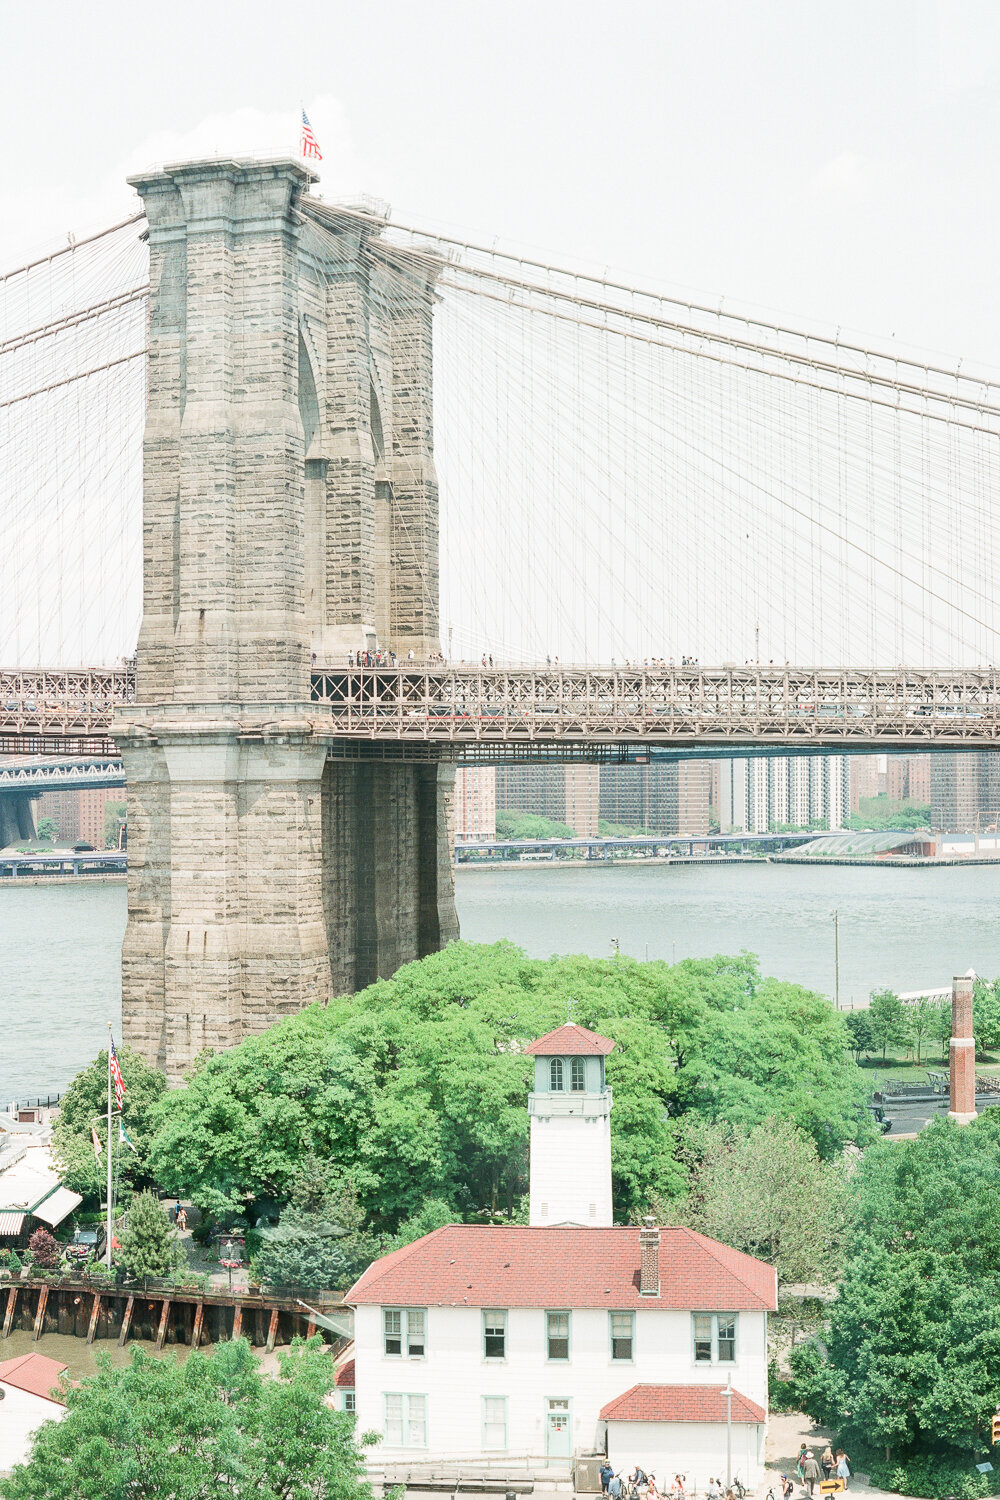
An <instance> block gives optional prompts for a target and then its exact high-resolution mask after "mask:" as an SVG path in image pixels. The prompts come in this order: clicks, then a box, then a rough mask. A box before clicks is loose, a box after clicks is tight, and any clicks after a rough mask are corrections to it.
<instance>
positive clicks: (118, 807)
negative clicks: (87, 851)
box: [104, 802, 127, 849]
mask: <svg viewBox="0 0 1000 1500" xmlns="http://www.w3.org/2000/svg"><path fill="white" fill-rule="evenodd" d="M126 812H127V806H126V804H125V803H124V802H105V804H104V847H105V849H117V848H118V831H119V829H120V828H121V826H122V824H123V823H124V821H125V816H126Z"/></svg>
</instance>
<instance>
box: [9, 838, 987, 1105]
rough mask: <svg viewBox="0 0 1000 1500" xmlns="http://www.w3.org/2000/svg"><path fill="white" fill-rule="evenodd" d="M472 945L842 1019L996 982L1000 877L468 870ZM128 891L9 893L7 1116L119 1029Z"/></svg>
mask: <svg viewBox="0 0 1000 1500" xmlns="http://www.w3.org/2000/svg"><path fill="white" fill-rule="evenodd" d="M456 880H457V892H458V909H459V916H460V918H461V922H462V934H463V936H464V937H466V938H469V939H471V940H472V941H476V942H493V941H494V940H496V939H497V938H501V937H506V938H510V939H511V941H513V942H515V943H517V944H519V945H520V946H521V947H522V948H524V949H525V950H526V951H527V952H528V953H529V954H531V955H532V956H535V957H544V956H547V955H548V954H550V953H589V954H591V955H593V956H595V957H608V956H609V955H610V954H611V953H613V951H614V947H613V944H614V942H615V941H617V942H618V943H619V944H620V947H621V951H622V952H623V953H628V954H632V955H633V956H634V957H636V958H644V957H647V956H648V957H649V958H664V959H667V960H668V961H669V960H673V959H681V958H685V957H689V956H702V955H706V954H712V953H738V952H739V951H740V950H741V949H748V950H749V951H750V952H752V953H756V954H757V955H758V957H759V958H760V962H761V967H762V969H763V971H764V972H765V973H766V974H774V975H776V976H777V977H778V978H780V979H790V980H794V981H796V982H797V983H799V984H804V985H807V986H809V987H810V988H813V989H817V990H820V991H822V992H823V993H824V994H827V995H831V996H832V994H833V984H834V964H833V914H834V911H835V910H839V912H840V995H841V1003H842V1004H843V1005H845V1006H846V1005H850V1004H851V1002H852V1001H858V1000H861V999H863V998H864V997H865V996H867V994H868V992H869V990H871V989H873V988H875V987H878V986H882V985H889V986H891V987H892V988H894V989H899V990H904V991H905V990H917V989H925V988H934V987H938V986H942V985H946V984H948V983H949V982H950V980H951V976H952V975H953V974H961V973H964V972H965V970H966V969H968V968H969V967H970V966H971V967H973V968H974V969H976V970H977V972H979V973H980V974H985V975H988V976H990V977H992V976H993V975H996V974H1000V865H998V867H997V868H992V867H990V866H983V865H974V866H970V867H969V868H967V869H961V868H955V867H953V866H952V867H946V868H943V869H928V868H926V867H922V868H917V869H911V870H887V869H859V868H858V867H857V866H853V867H851V866H834V867H832V868H826V869H805V868H803V867H801V866H792V865H767V864H756V863H755V864H746V865H716V866H705V865H646V864H642V865H640V864H628V865H621V864H619V865H609V866H607V867H605V868H600V867H595V866H593V865H591V866H589V867H587V868H581V867H579V866H553V865H541V864H540V865H529V866H522V867H515V868H511V867H507V868H506V869H496V868H493V869H490V868H479V869H460V870H459V871H458V872H457V876H456ZM124 925H125V889H124V887H123V886H122V885H85V884H76V885H35V886H18V887H15V886H11V885H9V884H7V883H6V882H5V883H4V884H3V886H2V887H0V1108H2V1107H3V1106H4V1105H6V1103H7V1101H8V1100H9V1099H11V1098H15V1097H17V1096H18V1095H20V1096H21V1097H22V1098H24V1097H26V1096H29V1095H30V1096H33V1095H35V1094H38V1093H41V1094H45V1093H49V1092H54V1091H56V1090H59V1089H61V1088H63V1087H65V1085H66V1084H67V1083H68V1081H69V1080H70V1079H71V1078H72V1076H73V1074H74V1073H75V1072H76V1071H77V1070H78V1069H79V1068H80V1067H82V1066H83V1065H84V1064H85V1063H86V1062H88V1061H89V1060H90V1059H91V1058H92V1057H93V1056H94V1055H95V1053H96V1052H97V1051H98V1050H99V1049H100V1047H101V1046H102V1045H103V1042H104V1038H105V1036H106V1035H107V1031H106V1027H107V1023H108V1021H109V1020H110V1021H113V1022H114V1025H115V1029H116V1032H117V1031H118V1029H119V1021H120V1017H121V990H120V979H119V967H118V965H119V949H120V946H121V938H122V931H123V929H124Z"/></svg>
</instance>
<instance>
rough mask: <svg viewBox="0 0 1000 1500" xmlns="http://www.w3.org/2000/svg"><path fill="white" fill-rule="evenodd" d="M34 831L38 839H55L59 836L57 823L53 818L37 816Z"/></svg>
mask: <svg viewBox="0 0 1000 1500" xmlns="http://www.w3.org/2000/svg"><path fill="white" fill-rule="evenodd" d="M35 832H36V833H37V835H38V837H39V838H40V839H57V838H58V837H59V824H58V823H57V822H56V820H55V818H39V820H38V826H37V828H36V829H35Z"/></svg>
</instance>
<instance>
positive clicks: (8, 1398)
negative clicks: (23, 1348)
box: [0, 1354, 67, 1474]
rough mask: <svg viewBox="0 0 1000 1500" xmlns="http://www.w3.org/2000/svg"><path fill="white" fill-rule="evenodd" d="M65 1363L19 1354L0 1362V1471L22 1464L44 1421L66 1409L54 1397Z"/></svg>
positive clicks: (44, 1356)
mask: <svg viewBox="0 0 1000 1500" xmlns="http://www.w3.org/2000/svg"><path fill="white" fill-rule="evenodd" d="M66 1368H67V1366H66V1365H64V1364H62V1362H61V1361H60V1360H58V1359H49V1358H48V1356H47V1355H45V1354H21V1355H19V1356H18V1357H17V1358H16V1359H8V1360H4V1361H3V1363H0V1397H2V1398H3V1401H2V1404H0V1474H6V1473H9V1471H10V1470H11V1469H13V1468H14V1466H15V1465H16V1464H23V1463H24V1462H25V1460H26V1459H27V1458H28V1457H29V1455H30V1453H31V1444H32V1441H33V1439H34V1436H35V1433H36V1432H37V1431H38V1429H39V1427H41V1425H42V1423H43V1422H51V1421H53V1420H55V1421H60V1420H61V1419H62V1418H63V1417H64V1416H65V1415H66V1408H65V1406H64V1405H63V1403H62V1402H61V1401H60V1400H59V1399H58V1397H57V1396H55V1395H53V1394H52V1392H53V1390H54V1389H57V1388H58V1385H59V1378H60V1376H61V1375H62V1374H63V1372H64V1371H65V1370H66Z"/></svg>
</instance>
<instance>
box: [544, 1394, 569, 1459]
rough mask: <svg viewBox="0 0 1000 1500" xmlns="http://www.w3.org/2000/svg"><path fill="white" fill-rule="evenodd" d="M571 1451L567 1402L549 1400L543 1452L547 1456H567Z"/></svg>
mask: <svg viewBox="0 0 1000 1500" xmlns="http://www.w3.org/2000/svg"><path fill="white" fill-rule="evenodd" d="M571 1451H572V1434H571V1432H570V1430H569V1402H568V1401H555V1400H550V1401H549V1403H548V1410H547V1412H546V1414H545V1452H546V1454H547V1455H548V1457H549V1458H569V1456H570V1453H571Z"/></svg>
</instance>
